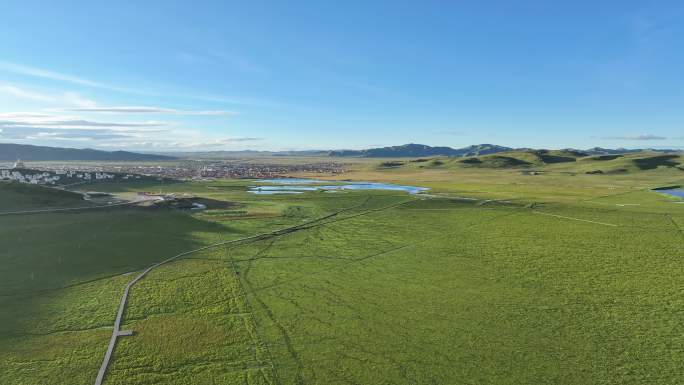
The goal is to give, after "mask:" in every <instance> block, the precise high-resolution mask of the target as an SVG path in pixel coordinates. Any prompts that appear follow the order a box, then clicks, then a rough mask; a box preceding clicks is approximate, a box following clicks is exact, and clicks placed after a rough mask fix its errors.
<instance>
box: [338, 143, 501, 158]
mask: <svg viewBox="0 0 684 385" xmlns="http://www.w3.org/2000/svg"><path fill="white" fill-rule="evenodd" d="M511 150H513V149H512V148H510V147H503V146H497V145H495V144H476V145H472V146H468V147H463V148H451V147H431V146H427V145H424V144H414V143H409V144H404V145H403V146H391V147H381V148H370V149H367V150H338V151H330V152H329V153H328V155H329V156H355V157H364V158H412V157H421V156H439V155H442V156H477V155H488V154H494V153H497V152H504V151H511Z"/></svg>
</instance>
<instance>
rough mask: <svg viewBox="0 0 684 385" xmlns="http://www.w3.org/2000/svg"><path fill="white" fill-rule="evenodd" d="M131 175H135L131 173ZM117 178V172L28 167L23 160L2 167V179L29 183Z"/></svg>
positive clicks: (0, 176)
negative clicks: (8, 167) (34, 168)
mask: <svg viewBox="0 0 684 385" xmlns="http://www.w3.org/2000/svg"><path fill="white" fill-rule="evenodd" d="M129 177H133V176H132V175H131V176H129ZM138 177H139V176H138ZM115 178H116V174H112V173H107V172H82V171H76V170H68V169H57V170H33V169H27V168H26V166H25V165H24V163H23V162H22V161H21V160H17V161H16V162H14V165H13V167H12V168H11V169H0V180H9V181H15V182H19V183H29V184H47V185H56V184H67V183H75V182H88V181H93V180H109V179H115ZM125 179H128V178H125Z"/></svg>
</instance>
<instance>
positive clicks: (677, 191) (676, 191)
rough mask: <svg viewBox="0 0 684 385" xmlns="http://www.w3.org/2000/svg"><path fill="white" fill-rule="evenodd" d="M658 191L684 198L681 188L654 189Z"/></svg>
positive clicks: (683, 191)
mask: <svg viewBox="0 0 684 385" xmlns="http://www.w3.org/2000/svg"><path fill="white" fill-rule="evenodd" d="M655 191H657V192H659V193H663V194H667V195H672V196H676V197H680V198H684V190H682V189H668V190H655Z"/></svg>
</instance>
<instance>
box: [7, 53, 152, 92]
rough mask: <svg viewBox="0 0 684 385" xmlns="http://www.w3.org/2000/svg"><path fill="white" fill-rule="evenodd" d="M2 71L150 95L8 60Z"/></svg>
mask: <svg viewBox="0 0 684 385" xmlns="http://www.w3.org/2000/svg"><path fill="white" fill-rule="evenodd" d="M0 71H5V72H10V73H14V74H18V75H24V76H31V77H36V78H41V79H48V80H54V81H60V82H66V83H71V84H76V85H79V86H86V87H93V88H101V89H106V90H110V91H116V92H125V93H134V94H146V95H150V94H151V93H150V92H146V91H141V90H136V89H131V88H124V87H118V86H114V85H111V84H106V83H101V82H97V81H94V80H90V79H86V78H82V77H79V76H75V75H70V74H65V73H61V72H56V71H51V70H47V69H43V68H37V67H31V66H27V65H23V64H18V63H12V62H8V61H0Z"/></svg>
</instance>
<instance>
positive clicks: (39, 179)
mask: <svg viewBox="0 0 684 385" xmlns="http://www.w3.org/2000/svg"><path fill="white" fill-rule="evenodd" d="M60 179H61V177H60V176H59V175H53V174H51V173H49V172H46V171H28V170H19V169H12V170H7V169H4V170H0V180H10V181H15V182H19V183H30V184H51V185H54V184H56V183H57V181H59V180H60Z"/></svg>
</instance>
